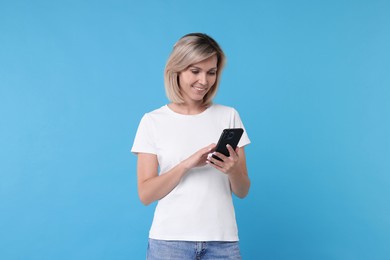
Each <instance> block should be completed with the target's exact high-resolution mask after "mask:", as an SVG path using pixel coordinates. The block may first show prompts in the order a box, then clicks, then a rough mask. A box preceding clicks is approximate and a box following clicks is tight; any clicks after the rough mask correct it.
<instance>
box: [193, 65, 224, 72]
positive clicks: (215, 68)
mask: <svg viewBox="0 0 390 260" xmlns="http://www.w3.org/2000/svg"><path fill="white" fill-rule="evenodd" d="M190 68H195V69H198V70H202V68H199V67H197V66H194V65H191V66H190ZM210 70H218V68H217V67H214V68H211V69H209V70H208V71H210Z"/></svg>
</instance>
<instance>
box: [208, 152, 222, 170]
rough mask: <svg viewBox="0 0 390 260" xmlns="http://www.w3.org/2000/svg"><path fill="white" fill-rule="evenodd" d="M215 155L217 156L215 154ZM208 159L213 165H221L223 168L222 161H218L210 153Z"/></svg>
mask: <svg viewBox="0 0 390 260" xmlns="http://www.w3.org/2000/svg"><path fill="white" fill-rule="evenodd" d="M215 156H217V155H216V154H215ZM208 160H209V161H210V162H211V163H213V164H214V165H218V166H219V167H221V168H223V166H224V163H223V161H220V160H218V159H216V158H214V157H213V156H212V155H211V156H210V157H209V158H208Z"/></svg>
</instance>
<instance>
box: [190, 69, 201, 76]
mask: <svg viewBox="0 0 390 260" xmlns="http://www.w3.org/2000/svg"><path fill="white" fill-rule="evenodd" d="M191 72H192V74H195V75H196V74H198V73H199V70H191Z"/></svg>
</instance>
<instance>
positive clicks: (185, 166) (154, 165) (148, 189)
mask: <svg viewBox="0 0 390 260" xmlns="http://www.w3.org/2000/svg"><path fill="white" fill-rule="evenodd" d="M214 147H215V144H211V145H209V146H207V147H204V148H202V149H200V150H199V151H197V152H196V153H194V154H193V155H191V156H190V157H188V158H187V159H185V160H184V161H182V162H180V163H179V164H178V165H176V166H175V167H173V168H172V169H171V170H169V171H168V172H166V173H164V174H161V175H158V161H157V156H156V155H155V154H148V153H138V162H137V176H138V195H139V197H140V200H141V202H142V203H143V204H145V205H148V204H150V203H152V202H154V201H156V200H159V199H162V198H163V197H165V196H166V195H167V194H168V193H170V192H171V191H172V190H173V189H174V188H175V187H176V186H177V185H178V184H179V182H180V180H181V178H183V176H184V175H185V173H186V172H187V171H188V170H190V169H192V168H194V167H200V166H203V165H205V164H206V158H207V154H208V153H209V152H210V151H211V150H212V149H213V148H214Z"/></svg>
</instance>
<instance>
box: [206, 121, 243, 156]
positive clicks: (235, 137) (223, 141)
mask: <svg viewBox="0 0 390 260" xmlns="http://www.w3.org/2000/svg"><path fill="white" fill-rule="evenodd" d="M243 133H244V129H242V128H228V129H224V130H223V131H222V134H221V136H220V137H219V140H218V143H217V146H216V149H215V151H216V152H219V153H222V154H224V155H226V156H228V157H229V150H228V149H227V148H226V145H227V144H229V145H230V146H231V147H232V148H233V150H235V149H236V147H237V145H238V142H239V141H240V139H241V136H242V134H243ZM212 156H213V157H214V158H215V159H217V160H220V161H222V160H221V159H220V158H218V157H217V156H216V155H212Z"/></svg>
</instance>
